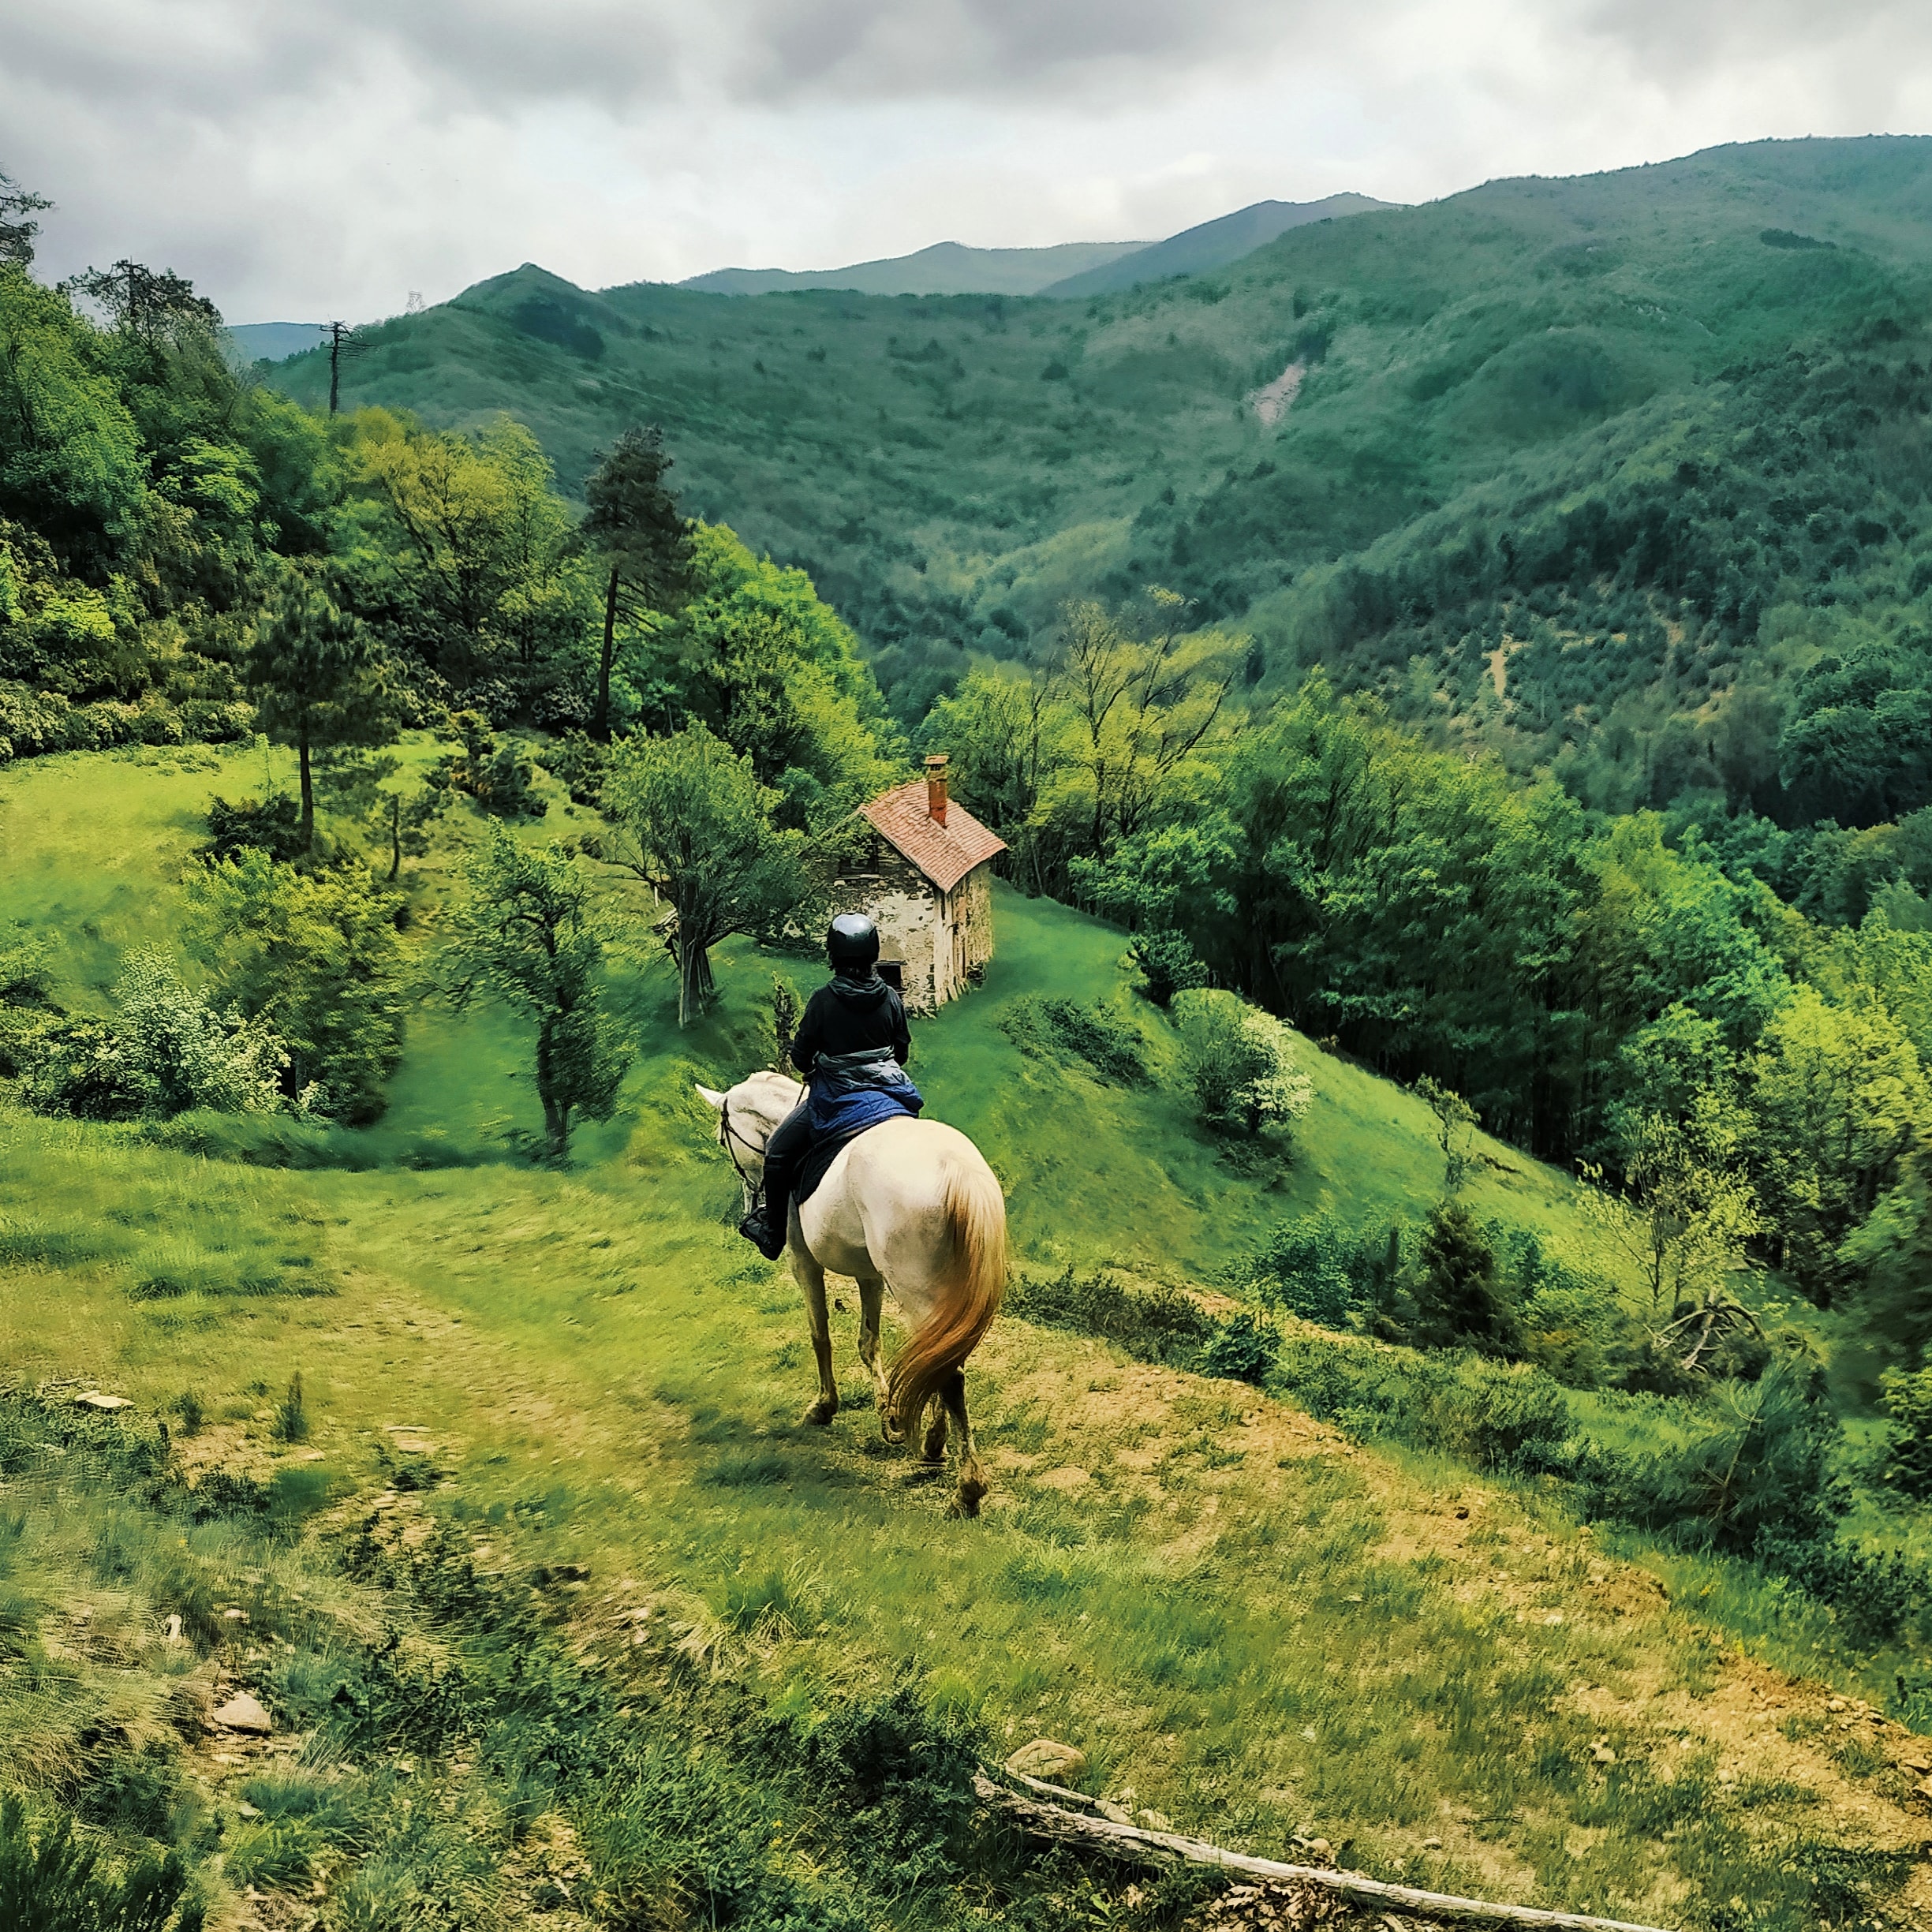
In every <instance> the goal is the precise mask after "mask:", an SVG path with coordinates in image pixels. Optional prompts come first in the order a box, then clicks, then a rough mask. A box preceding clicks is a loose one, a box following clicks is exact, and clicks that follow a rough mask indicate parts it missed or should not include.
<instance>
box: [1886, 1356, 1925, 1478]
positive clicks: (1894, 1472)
mask: <svg viewBox="0 0 1932 1932" xmlns="http://www.w3.org/2000/svg"><path fill="white" fill-rule="evenodd" d="M1878 1389H1879V1400H1880V1402H1881V1403H1882V1405H1883V1407H1884V1409H1885V1414H1887V1415H1889V1417H1890V1418H1892V1426H1891V1427H1890V1428H1889V1429H1888V1430H1887V1431H1886V1432H1885V1463H1884V1467H1883V1470H1882V1475H1881V1478H1880V1479H1881V1480H1882V1481H1883V1482H1888V1483H1889V1484H1890V1485H1892V1487H1893V1488H1894V1489H1901V1490H1903V1491H1904V1493H1905V1494H1906V1495H1908V1496H1910V1497H1916V1498H1918V1499H1919V1500H1920V1501H1922V1502H1923V1501H1924V1500H1926V1498H1927V1497H1932V1368H1927V1369H1920V1370H1918V1371H1916V1372H1915V1373H1911V1374H1908V1373H1905V1372H1904V1370H1900V1369H1887V1370H1885V1373H1884V1374H1882V1376H1880V1377H1879V1378H1878Z"/></svg>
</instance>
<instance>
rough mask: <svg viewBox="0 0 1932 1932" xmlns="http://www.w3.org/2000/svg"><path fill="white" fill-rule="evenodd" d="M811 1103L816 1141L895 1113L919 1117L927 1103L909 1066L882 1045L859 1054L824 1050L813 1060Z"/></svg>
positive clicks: (856, 1128) (866, 1124)
mask: <svg viewBox="0 0 1932 1932" xmlns="http://www.w3.org/2000/svg"><path fill="white" fill-rule="evenodd" d="M811 1083H812V1097H811V1100H810V1101H809V1108H810V1110H811V1111H810V1113H809V1116H808V1118H809V1120H810V1123H811V1128H812V1134H813V1138H814V1139H817V1138H819V1137H820V1136H821V1135H824V1134H839V1135H844V1134H856V1133H857V1132H858V1130H859V1129H860V1128H861V1127H876V1125H877V1124H878V1123H879V1122H880V1121H881V1120H890V1119H891V1118H892V1116H893V1115H895V1114H908V1115H916V1114H917V1113H918V1112H919V1110H920V1109H921V1108H922V1107H924V1106H925V1097H923V1096H922V1095H921V1093H920V1091H919V1089H917V1087H916V1086H914V1085H913V1083H912V1082H910V1080H909V1079H907V1078H906V1070H905V1068H904V1067H902V1066H900V1064H899V1062H898V1061H897V1060H896V1059H894V1058H893V1057H892V1055H891V1052H890V1051H889V1050H888V1049H887V1048H884V1047H864V1048H861V1049H860V1050H859V1051H858V1052H856V1053H821V1054H820V1055H819V1056H817V1059H815V1060H813V1063H812V1074H811Z"/></svg>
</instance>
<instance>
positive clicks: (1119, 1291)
mask: <svg viewBox="0 0 1932 1932" xmlns="http://www.w3.org/2000/svg"><path fill="white" fill-rule="evenodd" d="M1006 1306H1007V1310H1009V1311H1010V1312H1011V1313H1012V1314H1015V1315H1017V1316H1018V1317H1019V1318H1020V1319H1021V1320H1022V1321H1037V1322H1040V1323H1041V1324H1043V1325H1045V1326H1047V1327H1048V1328H1070V1329H1071V1330H1072V1331H1073V1332H1074V1333H1076V1334H1080V1335H1094V1336H1099V1337H1100V1338H1101V1340H1104V1341H1109V1342H1113V1343H1118V1344H1119V1347H1123V1348H1124V1349H1125V1350H1126V1351H1127V1353H1128V1354H1129V1355H1133V1356H1134V1357H1136V1358H1138V1359H1139V1360H1141V1361H1142V1362H1165V1363H1168V1364H1170V1365H1172V1366H1186V1364H1189V1363H1190V1362H1195V1361H1197V1360H1198V1359H1199V1357H1200V1354H1201V1350H1202V1349H1203V1347H1205V1346H1206V1345H1208V1344H1209V1343H1211V1342H1212V1341H1213V1339H1214V1338H1215V1337H1216V1335H1217V1334H1218V1333H1219V1325H1218V1324H1217V1323H1216V1321H1215V1318H1214V1317H1213V1316H1212V1315H1209V1314H1208V1313H1207V1312H1206V1311H1205V1310H1204V1309H1203V1308H1202V1307H1201V1304H1200V1303H1199V1302H1197V1301H1195V1300H1194V1298H1193V1297H1192V1296H1191V1295H1186V1294H1184V1293H1183V1291H1181V1290H1179V1288H1173V1287H1153V1288H1141V1287H1128V1286H1127V1285H1126V1284H1123V1282H1121V1281H1120V1280H1119V1279H1118V1277H1116V1276H1113V1275H1110V1274H1097V1275H1088V1276H1078V1275H1076V1274H1075V1272H1074V1269H1072V1268H1071V1266H1069V1267H1068V1268H1067V1269H1065V1270H1064V1272H1062V1273H1061V1274H1060V1275H1059V1276H1040V1275H1032V1274H1022V1275H1021V1276H1019V1277H1018V1279H1017V1280H1015V1282H1014V1283H1013V1284H1011V1287H1009V1288H1008V1289H1007V1300H1006Z"/></svg>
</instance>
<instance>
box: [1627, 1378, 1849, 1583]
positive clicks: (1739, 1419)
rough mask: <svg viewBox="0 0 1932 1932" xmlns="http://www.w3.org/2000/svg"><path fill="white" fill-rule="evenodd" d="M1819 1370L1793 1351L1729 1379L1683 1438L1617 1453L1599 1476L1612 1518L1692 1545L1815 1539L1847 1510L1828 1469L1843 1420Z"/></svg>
mask: <svg viewBox="0 0 1932 1932" xmlns="http://www.w3.org/2000/svg"><path fill="white" fill-rule="evenodd" d="M1822 1382H1823V1373H1822V1370H1819V1369H1818V1368H1817V1367H1816V1366H1814V1365H1813V1364H1812V1363H1810V1362H1805V1361H1803V1360H1801V1359H1799V1358H1797V1357H1796V1356H1793V1355H1788V1356H1787V1357H1786V1358H1784V1360H1782V1361H1781V1362H1777V1364H1775V1365H1774V1366H1773V1367H1772V1368H1771V1369H1770V1370H1767V1371H1766V1373H1765V1374H1764V1375H1763V1376H1762V1377H1760V1378H1759V1380H1758V1381H1755V1382H1727V1383H1725V1384H1723V1385H1721V1386H1720V1387H1719V1388H1717V1389H1716V1390H1714V1391H1713V1393H1712V1395H1711V1396H1710V1399H1709V1401H1708V1402H1707V1403H1706V1405H1705V1406H1704V1407H1702V1410H1701V1411H1694V1412H1693V1420H1692V1423H1691V1433H1690V1436H1689V1438H1688V1440H1687V1441H1684V1442H1682V1443H1680V1444H1674V1445H1673V1444H1669V1443H1661V1444H1657V1445H1654V1446H1653V1447H1651V1448H1647V1449H1646V1450H1645V1451H1644V1452H1642V1454H1641V1455H1631V1456H1624V1457H1620V1458H1617V1459H1615V1460H1614V1462H1613V1463H1610V1464H1609V1465H1607V1466H1606V1468H1605V1470H1604V1472H1603V1473H1602V1474H1601V1476H1599V1477H1598V1478H1597V1488H1598V1494H1597V1496H1596V1499H1595V1500H1596V1503H1597V1505H1598V1507H1599V1508H1601V1509H1602V1510H1603V1511H1604V1512H1605V1513H1606V1514H1609V1515H1617V1516H1621V1517H1623V1518H1624V1519H1626V1520H1627V1521H1628V1522H1631V1523H1635V1524H1637V1525H1638V1526H1639V1527H1641V1528H1644V1529H1650V1530H1660V1531H1662V1532H1664V1533H1665V1534H1669V1535H1671V1536H1672V1537H1674V1538H1676V1540H1678V1541H1680V1542H1683V1543H1685V1544H1687V1545H1691V1546H1693V1547H1696V1548H1705V1549H1720V1550H1725V1551H1728V1552H1730V1553H1732V1554H1734V1555H1739V1556H1745V1555H1748V1554H1750V1553H1751V1550H1752V1549H1754V1547H1755V1546H1756V1545H1757V1544H1758V1541H1759V1540H1760V1538H1772V1539H1776V1540H1777V1541H1780V1542H1785V1543H1789V1542H1812V1541H1817V1540H1818V1539H1819V1538H1822V1537H1823V1536H1825V1534H1828V1532H1829V1530H1830V1527H1831V1525H1832V1523H1833V1521H1834V1519H1836V1518H1837V1517H1838V1516H1840V1515H1842V1514H1843V1513H1844V1508H1845V1505H1846V1500H1847V1499H1846V1497H1845V1493H1844V1488H1843V1485H1840V1484H1839V1483H1837V1482H1833V1480H1832V1479H1831V1478H1830V1475H1829V1462H1830V1457H1831V1452H1832V1449H1833V1446H1834V1444H1836V1442H1837V1434H1838V1426H1837V1422H1836V1420H1835V1419H1834V1418H1833V1415H1832V1414H1831V1411H1830V1409H1829V1407H1828V1406H1827V1404H1826V1403H1825V1399H1824V1395H1823V1390H1822Z"/></svg>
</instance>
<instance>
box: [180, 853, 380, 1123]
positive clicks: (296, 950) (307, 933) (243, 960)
mask: <svg viewBox="0 0 1932 1932" xmlns="http://www.w3.org/2000/svg"><path fill="white" fill-rule="evenodd" d="M188 899H189V915H190V933H189V936H190V939H191V940H192V944H193V945H194V947H195V949H196V952H197V953H198V954H199V955H200V957H201V959H203V960H204V962H206V964H207V966H208V968H209V970H210V973H211V976H212V977H213V980H214V982H215V986H216V988H218V989H219V992H220V995H221V996H222V998H224V999H226V1000H230V1001H231V1002H232V1003H234V1005H235V1006H236V1007H237V1008H238V1009H239V1010H240V1011H241V1014H242V1015H243V1016H244V1017H245V1018H247V1019H249V1020H250V1021H254V1022H260V1023H262V1024H263V1025H266V1026H268V1027H269V1028H271V1030H273V1031H274V1033H275V1036H276V1037H277V1038H278V1040H279V1041H281V1042H282V1045H283V1046H284V1048H286V1051H287V1053H288V1056H289V1063H288V1066H287V1067H286V1069H285V1070H284V1071H283V1074H282V1090H283V1092H284V1093H286V1094H288V1095H289V1096H290V1097H296V1096H301V1095H306V1096H307V1097H308V1098H307V1101H306V1102H305V1104H308V1105H309V1106H311V1107H312V1108H313V1109H314V1110H315V1111H316V1112H319V1113H323V1114H327V1115H331V1117H333V1118H334V1119H340V1120H345V1121H347V1122H349V1123H351V1124H353V1125H357V1126H360V1125H364V1124H366V1123H368V1122H369V1121H372V1120H373V1119H376V1117H377V1116H378V1115H379V1114H380V1113H381V1112H382V1110H383V1082H385V1081H387V1078H389V1076H390V1074H391V1073H393V1072H394V1071H395V1067H396V1063H397V1062H398V1060H399V1059H401V1058H402V1037H403V1007H404V1000H405V995H406V993H407V990H408V986H409V970H408V964H407V961H406V959H405V955H404V953H403V950H402V938H401V936H400V935H399V934H398V932H397V930H396V924H395V917H394V911H395V901H394V899H391V898H389V897H388V896H387V895H384V894H381V893H379V892H377V891H375V890H373V889H372V883H371V880H370V879H369V876H368V873H365V872H364V871H363V870H362V869H361V867H360V866H343V865H337V866H331V867H330V868H328V869H327V870H324V871H322V872H319V873H312V874H311V873H303V872H300V871H297V869H295V868H294V867H293V866H290V865H277V864H276V863H275V861H273V860H272V859H271V858H269V856H268V855H267V853H265V852H261V851H257V850H243V851H241V852H239V853H237V854H236V855H235V856H234V858H229V859H226V860H222V861H219V862H217V863H215V864H211V865H205V866H203V867H200V868H198V869H196V870H195V871H194V872H192V873H190V874H189V880H188Z"/></svg>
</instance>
